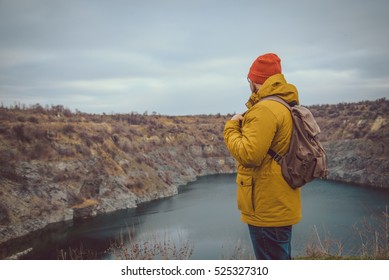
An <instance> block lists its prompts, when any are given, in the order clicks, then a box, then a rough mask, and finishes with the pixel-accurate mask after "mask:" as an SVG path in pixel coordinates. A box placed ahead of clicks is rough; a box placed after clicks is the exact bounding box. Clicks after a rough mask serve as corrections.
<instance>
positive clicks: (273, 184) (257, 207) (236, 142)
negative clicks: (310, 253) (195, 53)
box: [224, 53, 301, 259]
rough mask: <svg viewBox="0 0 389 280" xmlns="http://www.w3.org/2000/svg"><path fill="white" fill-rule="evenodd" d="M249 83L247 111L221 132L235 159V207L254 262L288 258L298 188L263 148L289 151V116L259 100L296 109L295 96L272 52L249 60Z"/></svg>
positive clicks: (283, 109) (297, 211) (296, 215)
mask: <svg viewBox="0 0 389 280" xmlns="http://www.w3.org/2000/svg"><path fill="white" fill-rule="evenodd" d="M248 81H249V83H250V89H251V92H252V93H251V96H250V99H249V101H248V102H247V103H246V106H247V108H248V110H247V111H246V113H245V114H244V115H240V114H237V115H235V116H233V117H232V119H231V120H230V121H228V122H227V123H226V125H225V128H224V140H225V143H226V145H227V148H228V150H229V151H230V153H231V154H232V156H233V157H234V158H235V159H236V160H237V161H238V174H237V177H236V183H237V185H238V189H237V202H238V208H239V210H240V211H241V220H242V221H243V222H244V223H247V224H248V226H249V232H250V237H251V240H252V243H253V248H254V252H255V256H256V258H257V259H291V238H292V225H294V224H296V223H298V222H299V221H300V220H301V196H300V189H296V190H294V189H292V188H291V187H290V186H289V185H288V183H287V182H286V181H285V180H284V178H283V176H282V173H281V166H280V165H279V164H278V163H277V162H276V161H275V160H274V159H272V157H271V156H270V155H269V154H268V150H269V149H272V150H273V151H275V152H277V153H278V154H279V155H281V156H283V155H284V154H285V153H286V152H287V151H288V148H289V143H290V137H291V134H292V128H293V121H292V116H291V114H290V111H289V110H288V109H287V108H286V107H285V106H284V105H282V104H281V103H279V102H276V101H274V100H263V101H261V102H259V101H260V100H261V99H262V98H264V97H267V96H272V95H277V96H279V97H281V98H282V99H284V100H285V101H286V102H287V103H289V104H291V105H296V104H299V100H298V92H297V89H296V87H295V86H294V85H292V84H288V83H287V82H286V80H285V78H284V76H283V74H282V73H281V60H280V58H279V57H278V56H277V55H276V54H273V53H268V54H264V55H262V56H259V57H258V58H257V59H256V60H255V61H254V62H253V64H252V66H251V68H250V71H249V73H248Z"/></svg>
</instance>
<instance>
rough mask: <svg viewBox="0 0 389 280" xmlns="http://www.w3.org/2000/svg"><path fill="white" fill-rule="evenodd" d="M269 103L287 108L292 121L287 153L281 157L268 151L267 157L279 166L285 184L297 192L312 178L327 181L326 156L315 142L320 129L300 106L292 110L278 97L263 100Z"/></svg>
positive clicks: (309, 114)
mask: <svg viewBox="0 0 389 280" xmlns="http://www.w3.org/2000/svg"><path fill="white" fill-rule="evenodd" d="M269 99H270V100H274V101H277V102H279V103H281V104H283V105H284V106H285V107H286V108H288V109H289V111H290V112H291V115H292V119H293V131H292V136H291V139H290V146H289V151H288V152H287V153H286V154H285V155H284V156H280V155H279V154H277V153H276V152H275V151H273V150H271V149H269V151H268V154H269V155H270V156H271V157H272V158H273V159H274V160H276V161H277V162H278V163H279V164H280V165H281V172H282V175H283V177H284V179H285V181H286V182H287V183H288V184H289V185H290V186H291V187H292V188H293V189H296V188H299V187H302V186H303V185H305V184H306V183H308V182H311V181H312V180H313V179H315V178H326V177H327V175H328V169H327V155H326V153H325V151H324V149H323V146H322V144H321V143H320V142H319V140H318V138H317V136H318V134H319V133H320V128H319V126H318V125H317V123H316V121H315V118H314V117H313V115H312V113H311V111H309V109H308V108H305V107H303V106H297V105H296V106H293V107H291V106H290V105H289V104H288V103H286V102H285V101H284V100H283V99H282V98H280V97H278V96H269V97H265V98H263V99H262V100H269ZM262 100H261V101H262Z"/></svg>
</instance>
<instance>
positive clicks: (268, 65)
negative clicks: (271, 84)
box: [248, 53, 281, 85]
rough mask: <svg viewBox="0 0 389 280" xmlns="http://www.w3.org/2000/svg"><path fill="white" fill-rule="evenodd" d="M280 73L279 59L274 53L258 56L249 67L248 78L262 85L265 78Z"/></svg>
mask: <svg viewBox="0 0 389 280" xmlns="http://www.w3.org/2000/svg"><path fill="white" fill-rule="evenodd" d="M280 73H281V59H280V58H279V57H278V56H277V55H276V54H274V53H267V54H264V55H261V56H259V57H258V58H257V59H256V60H255V61H254V62H253V64H252V65H251V68H250V71H249V74H248V78H249V79H250V80H251V81H252V82H253V83H256V84H260V85H262V84H263V83H264V82H265V81H266V79H267V78H269V77H270V76H273V75H275V74H280Z"/></svg>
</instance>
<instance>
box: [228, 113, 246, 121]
mask: <svg viewBox="0 0 389 280" xmlns="http://www.w3.org/2000/svg"><path fill="white" fill-rule="evenodd" d="M231 120H232V121H238V122H240V121H243V116H242V115H241V114H236V115H235V116H233V117H232V118H231Z"/></svg>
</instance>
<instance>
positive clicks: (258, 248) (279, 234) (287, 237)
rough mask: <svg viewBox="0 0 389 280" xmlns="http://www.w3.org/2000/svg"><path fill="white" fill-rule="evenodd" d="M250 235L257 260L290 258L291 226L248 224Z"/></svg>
mask: <svg viewBox="0 0 389 280" xmlns="http://www.w3.org/2000/svg"><path fill="white" fill-rule="evenodd" d="M249 231H250V237H251V241H252V243H253V247H254V253H255V257H256V258H257V259H258V260H290V259H291V258H292V257H291V251H292V249H291V240H292V226H286V227H256V226H252V225H249Z"/></svg>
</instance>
